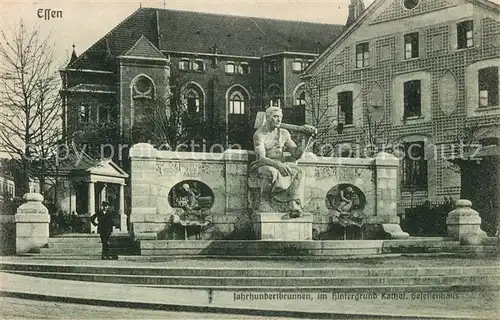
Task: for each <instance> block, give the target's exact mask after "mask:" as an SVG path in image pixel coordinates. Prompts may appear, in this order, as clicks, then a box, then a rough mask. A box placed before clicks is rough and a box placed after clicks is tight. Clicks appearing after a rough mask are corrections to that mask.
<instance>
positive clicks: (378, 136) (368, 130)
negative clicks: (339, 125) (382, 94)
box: [359, 106, 398, 157]
mask: <svg viewBox="0 0 500 320" xmlns="http://www.w3.org/2000/svg"><path fill="white" fill-rule="evenodd" d="M359 130H360V135H359V143H360V145H362V146H364V149H365V153H364V156H367V157H373V156H375V155H376V153H378V152H380V151H392V150H393V148H394V147H396V146H397V145H398V139H395V138H394V137H393V135H392V126H391V123H390V120H387V119H386V114H385V110H384V109H383V106H375V107H373V106H367V107H365V108H363V126H361V127H359Z"/></svg>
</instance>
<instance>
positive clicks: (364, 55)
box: [356, 42, 370, 68]
mask: <svg viewBox="0 0 500 320" xmlns="http://www.w3.org/2000/svg"><path fill="white" fill-rule="evenodd" d="M369 65H370V51H369V46H368V42H365V43H360V44H357V45H356V68H362V67H368V66H369Z"/></svg>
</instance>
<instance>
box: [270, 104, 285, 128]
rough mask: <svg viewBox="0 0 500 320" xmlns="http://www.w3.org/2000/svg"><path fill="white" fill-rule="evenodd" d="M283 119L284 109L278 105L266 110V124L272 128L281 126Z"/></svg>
mask: <svg viewBox="0 0 500 320" xmlns="http://www.w3.org/2000/svg"><path fill="white" fill-rule="evenodd" d="M282 119H283V110H281V108H278V107H269V108H267V110H266V125H267V126H268V127H269V128H270V129H274V128H279V126H280V125H281V120H282Z"/></svg>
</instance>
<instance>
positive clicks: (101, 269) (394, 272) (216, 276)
mask: <svg viewBox="0 0 500 320" xmlns="http://www.w3.org/2000/svg"><path fill="white" fill-rule="evenodd" d="M166 265H168V263H166ZM194 265H196V264H194ZM227 265H230V263H228V264H227ZM0 266H1V270H2V271H4V272H9V273H15V274H21V275H27V276H34V277H43V278H51V279H64V280H74V281H87V282H106V283H120V284H129V285H136V286H151V287H165V288H193V289H194V288H197V289H209V288H213V289H218V290H239V291H245V290H246V291H252V290H257V289H258V290H259V291H307V290H314V291H318V290H319V291H328V290H336V292H359V293H366V292H373V293H384V292H385V293H391V292H406V293H408V292H428V291H432V292H448V293H449V292H456V291H457V292H460V291H467V292H470V291H477V290H481V291H483V290H491V291H493V292H499V290H498V289H500V272H499V271H500V266H498V265H494V263H488V264H487V265H479V266H478V265H475V266H432V267H401V266H398V263H396V265H395V266H394V267H391V268H387V267H385V266H378V267H377V266H375V265H372V267H370V266H367V267H359V266H357V267H354V268H348V267H343V268H342V267H340V268H339V267H333V268H331V267H330V268H329V267H323V268H310V267H301V266H296V267H294V268H281V267H276V266H274V267H271V268H264V267H244V268H231V267H217V268H213V267H212V268H206V267H203V266H199V267H157V266H156V267H149V266H147V265H145V264H143V265H142V266H137V264H135V265H134V264H131V265H123V264H122V265H119V266H118V265H80V264H75V263H73V264H67V263H65V264H43V263H42V264H39V263H35V262H23V263H15V262H2V263H1V264H0Z"/></svg>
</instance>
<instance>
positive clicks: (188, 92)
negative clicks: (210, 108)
mask: <svg viewBox="0 0 500 320" xmlns="http://www.w3.org/2000/svg"><path fill="white" fill-rule="evenodd" d="M183 95H184V97H183V99H184V103H185V106H184V108H185V109H186V110H187V112H188V115H189V116H190V117H191V119H192V120H197V121H196V122H198V121H203V120H204V119H205V111H204V93H203V89H202V88H201V86H199V85H198V84H197V83H194V82H190V83H188V84H187V85H186V87H185V89H184V92H183Z"/></svg>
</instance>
